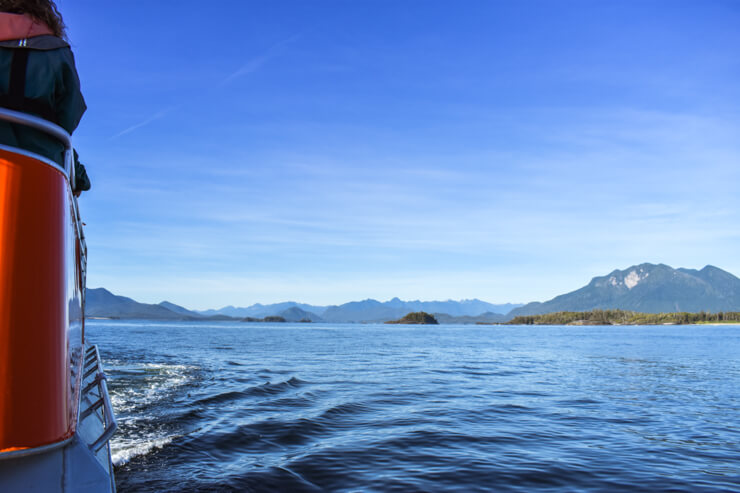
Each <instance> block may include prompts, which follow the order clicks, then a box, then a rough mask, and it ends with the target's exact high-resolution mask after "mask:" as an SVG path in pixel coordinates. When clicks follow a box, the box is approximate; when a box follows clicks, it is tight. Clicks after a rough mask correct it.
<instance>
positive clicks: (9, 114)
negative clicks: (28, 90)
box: [0, 108, 75, 189]
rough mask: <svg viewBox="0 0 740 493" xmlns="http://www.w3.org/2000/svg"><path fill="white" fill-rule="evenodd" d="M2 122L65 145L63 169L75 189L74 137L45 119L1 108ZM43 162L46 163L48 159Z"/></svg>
mask: <svg viewBox="0 0 740 493" xmlns="http://www.w3.org/2000/svg"><path fill="white" fill-rule="evenodd" d="M0 120H2V121H6V122H8V123H15V124H16V125H23V126H24V127H28V128H32V129H34V130H38V131H40V132H44V133H45V134H47V135H49V136H50V137H53V138H55V139H57V140H58V141H59V142H60V143H61V144H62V145H64V166H63V167H62V169H63V171H64V172H65V173H66V175H67V177H68V178H69V183H70V185H71V186H72V189H74V188H75V166H74V151H73V150H72V137H70V135H69V133H67V131H66V130H64V129H63V128H62V127H60V126H59V125H57V124H55V123H51V122H50V121H47V120H44V119H43V118H39V117H38V116H34V115H29V114H27V113H21V112H20V111H14V110H9V109H7V108H0ZM21 150H23V151H24V153H25V152H29V151H25V150H24V149H21ZM43 160H44V161H46V159H43Z"/></svg>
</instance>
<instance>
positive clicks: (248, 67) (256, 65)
mask: <svg viewBox="0 0 740 493" xmlns="http://www.w3.org/2000/svg"><path fill="white" fill-rule="evenodd" d="M301 36H302V33H298V34H294V35H293V36H291V37H289V38H286V39H284V40H282V41H280V42H278V43H275V44H274V45H272V46H271V47H270V48H269V49H267V51H265V52H264V53H263V54H262V55H260V56H258V57H256V58H253V59H252V60H250V61H248V62H247V63H245V64H244V65H242V67H241V68H239V70H237V71H236V72H234V73H233V74H231V75H229V76H228V77H226V78H225V79H224V80H222V81H221V82H220V83H219V84H218V87H219V88H220V87H223V86H225V85H226V84H228V83H229V82H231V81H233V80H234V79H238V78H239V77H241V76H243V75H247V74H253V73H254V72H256V71H257V70H259V69H260V67H262V66H263V65H264V64H265V63H267V62H268V61H269V60H271V59H273V58H275V57H276V56H277V55H278V54H279V52H280V49H281V48H283V47H284V46H287V45H289V44H291V43H293V42H295V41H296V40H297V39H298V38H300V37H301ZM182 106H183V105H181V104H178V105H175V106H170V107H169V108H166V109H164V110H162V111H159V112H157V113H155V114H154V115H152V116H150V117H149V118H147V119H146V120H143V121H141V122H139V123H137V124H135V125H131V126H130V127H128V128H126V129H124V130H121V131H120V132H118V133H117V134H115V135H113V136H112V137H111V138H110V140H113V139H117V138H119V137H122V136H124V135H126V134H130V133H131V132H134V131H136V130H138V129H140V128H142V127H145V126H147V125H149V124H150V123H152V122H155V121H157V120H160V119H162V118H164V117H165V116H167V115H168V114H170V113H172V112H173V111H175V110H177V109H179V108H181V107H182Z"/></svg>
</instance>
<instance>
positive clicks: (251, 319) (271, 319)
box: [241, 315, 302, 324]
mask: <svg viewBox="0 0 740 493" xmlns="http://www.w3.org/2000/svg"><path fill="white" fill-rule="evenodd" d="M241 322H267V323H273V324H274V323H281V324H282V323H285V322H287V320H285V318H284V317H279V316H277V315H273V316H270V317H265V318H254V317H247V318H243V319H241ZM301 322H302V320H301Z"/></svg>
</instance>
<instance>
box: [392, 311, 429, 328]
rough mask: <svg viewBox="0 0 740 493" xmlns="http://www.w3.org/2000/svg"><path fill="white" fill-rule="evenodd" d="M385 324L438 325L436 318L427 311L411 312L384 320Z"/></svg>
mask: <svg viewBox="0 0 740 493" xmlns="http://www.w3.org/2000/svg"><path fill="white" fill-rule="evenodd" d="M385 323H387V324H413V325H438V324H439V322H437V319H436V318H434V315H430V314H428V313H427V312H412V313H409V314H407V315H406V316H405V317H403V318H401V319H399V320H391V321H388V322H385Z"/></svg>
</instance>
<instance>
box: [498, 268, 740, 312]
mask: <svg viewBox="0 0 740 493" xmlns="http://www.w3.org/2000/svg"><path fill="white" fill-rule="evenodd" d="M596 309H620V310H629V311H635V312H641V313H663V312H701V311H707V312H715V313H716V312H720V311H740V279H738V278H737V277H735V276H733V275H732V274H730V273H729V272H725V271H723V270H722V269H719V268H717V267H713V266H711V265H708V266H706V267H704V268H703V269H701V270H693V269H674V268H672V267H669V266H667V265H664V264H658V265H655V264H641V265H635V266H632V267H629V268H627V269H624V270H615V271H613V272H612V273H610V274H608V275H606V276H602V277H595V278H594V279H592V280H591V282H590V283H589V284H588V285H587V286H584V287H582V288H581V289H578V290H576V291H573V292H571V293H567V294H563V295H560V296H558V297H556V298H553V299H552V300H550V301H546V302H544V303H529V304H527V305H524V306H523V307H521V308H517V309H515V310H512V311H511V312H510V313H509V315H508V316H509V318H514V317H517V316H522V315H540V314H544V313H555V312H563V311H588V310H596Z"/></svg>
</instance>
